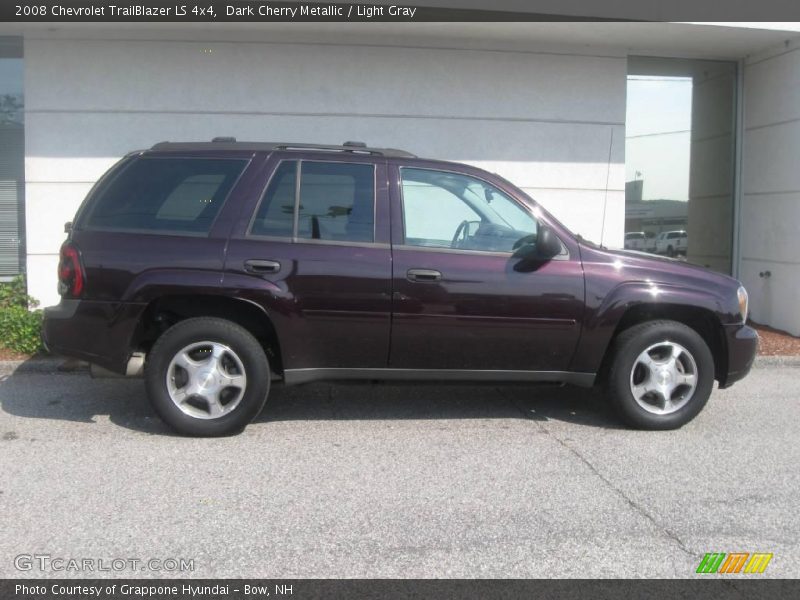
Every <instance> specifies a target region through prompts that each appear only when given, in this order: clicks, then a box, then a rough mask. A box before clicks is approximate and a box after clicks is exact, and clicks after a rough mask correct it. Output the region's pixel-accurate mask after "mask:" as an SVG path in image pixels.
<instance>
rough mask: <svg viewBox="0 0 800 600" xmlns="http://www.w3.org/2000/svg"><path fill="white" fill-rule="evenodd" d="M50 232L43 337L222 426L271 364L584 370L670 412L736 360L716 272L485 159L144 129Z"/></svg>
mask: <svg viewBox="0 0 800 600" xmlns="http://www.w3.org/2000/svg"><path fill="white" fill-rule="evenodd" d="M68 231H69V235H68V239H67V241H66V242H65V243H64V245H63V247H62V248H61V262H60V265H59V271H58V275H59V290H60V293H61V295H62V300H61V303H60V304H59V305H58V306H56V307H53V308H49V309H47V311H46V315H45V324H44V340H45V343H46V345H47V346H48V347H49V348H50V349H51V350H52V351H54V352H57V353H61V354H65V355H68V356H73V357H77V358H80V359H84V360H87V361H89V362H90V363H93V364H94V365H97V366H99V367H100V368H102V369H105V370H107V371H113V372H116V373H118V374H127V375H137V374H140V373H141V372H143V373H144V377H145V380H146V387H147V392H148V395H149V397H150V400H151V401H152V404H153V406H154V408H155V410H156V411H157V412H158V414H159V415H160V416H161V417H162V418H163V419H164V420H165V421H166V422H167V423H169V424H170V425H171V426H172V427H173V428H175V429H176V430H178V431H180V432H183V433H186V434H192V435H223V434H228V433H231V432H235V431H239V430H241V429H242V428H243V427H244V426H246V425H247V424H248V423H249V422H250V421H251V420H252V419H253V418H254V417H255V416H256V415H257V414H258V413H259V411H260V410H261V409H262V407H263V406H264V402H265V401H266V398H267V394H268V392H269V388H270V383H271V382H273V381H281V382H283V383H284V384H286V385H293V384H298V383H305V382H310V381H316V380H335V379H338V380H343V379H348V380H354V379H367V380H424V381H506V382H561V383H571V384H577V385H581V386H592V385H595V384H599V383H602V384H604V385H605V386H607V388H608V391H609V398H610V400H611V402H612V403H613V404H614V406H615V407H616V408H617V410H618V411H619V413H620V415H621V417H622V418H623V419H624V420H625V421H626V422H628V423H629V424H631V425H633V426H635V427H640V428H646V429H669V428H674V427H679V426H681V425H683V424H684V423H686V422H688V421H689V420H691V419H692V418H693V417H694V416H695V415H697V414H698V413H699V412H700V410H701V409H702V408H703V406H704V405H705V403H706V401H707V400H708V397H709V395H710V393H711V389H712V387H713V384H714V380H715V379H716V380H717V381H719V385H720V387H721V388H724V387H727V386H729V385H731V384H732V383H734V382H735V381H737V380H739V379H741V378H742V377H744V376H745V375H746V374H747V372H748V370H749V369H750V366H751V364H752V362H753V357H754V354H755V349H756V344H757V335H756V333H755V332H754V331H753V330H752V329H750V328H749V327H747V326H746V325H745V319H746V316H747V293H746V292H745V290H744V288H743V287H741V285H739V282H737V281H736V280H734V279H731V278H730V277H726V276H724V275H720V274H719V273H714V272H711V271H708V270H706V269H702V268H699V267H694V266H690V265H687V264H684V263H681V262H677V261H674V260H670V259H666V258H655V257H653V256H651V255H645V254H641V253H636V252H625V251H612V250H608V249H606V248H603V247H599V246H596V245H594V244H592V243H589V242H587V241H585V240H583V239H581V238H580V237H579V236H576V235H573V234H572V233H570V232H569V231H568V230H567V229H566V228H565V227H564V226H563V225H561V224H560V223H559V222H558V221H556V220H555V219H553V218H552V217H551V216H550V215H548V214H547V213H546V212H545V211H544V210H542V209H541V208H540V207H539V206H538V205H537V204H536V202H534V201H533V200H532V199H531V198H529V197H528V196H527V195H526V194H525V193H524V192H522V191H521V190H520V189H518V188H517V187H515V186H514V185H512V184H511V183H509V182H508V181H505V180H504V179H502V178H500V177H498V176H497V175H493V174H490V173H487V172H485V171H482V170H480V169H476V168H473V167H469V166H466V165H461V164H455V163H449V162H441V161H435V160H423V159H419V158H416V157H415V156H413V155H411V154H408V153H406V152H401V151H398V150H384V149H375V148H367V147H366V146H365V145H363V144H360V143H355V142H349V143H346V144H344V145H342V146H316V145H304V144H271V143H243V142H236V141H235V140H233V139H232V138H217V139H215V140H214V141H212V142H205V143H161V144H157V145H156V146H154V147H153V148H151V149H150V150H146V151H140V152H134V153H132V154H129V155H128V156H126V157H125V158H124V159H122V160H121V161H120V162H119V163H117V164H116V165H115V166H114V167H113V168H111V170H109V172H108V173H106V174H105V175H104V176H103V177H102V179H101V180H100V181H99V182H98V183H97V185H96V186H95V187H94V189H93V190H92V191H91V192H90V193H89V195H88V197H87V198H86V200H85V202H84V203H83V205H82V206H81V208H80V210H79V211H78V214H77V215H76V217H75V221H74V224H72V225H70V226H69V227H68Z"/></svg>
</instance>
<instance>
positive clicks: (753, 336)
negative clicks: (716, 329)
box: [719, 324, 758, 388]
mask: <svg viewBox="0 0 800 600" xmlns="http://www.w3.org/2000/svg"><path fill="white" fill-rule="evenodd" d="M725 342H726V343H725V345H726V347H727V349H728V372H727V374H726V375H725V378H724V380H722V379H721V380H720V382H719V387H720V388H726V387H729V386H731V385H733V384H734V383H736V382H737V381H739V380H740V379H743V378H744V377H745V376H746V375H747V374H748V373H749V372H750V368H751V367H752V366H753V361H754V360H755V358H756V351H757V350H758V333H756V330H755V329H753V328H752V327H748V326H747V325H744V324H736V325H726V326H725Z"/></svg>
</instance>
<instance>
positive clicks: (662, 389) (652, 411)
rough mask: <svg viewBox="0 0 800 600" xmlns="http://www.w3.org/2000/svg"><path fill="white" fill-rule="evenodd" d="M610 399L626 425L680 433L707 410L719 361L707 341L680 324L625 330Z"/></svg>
mask: <svg viewBox="0 0 800 600" xmlns="http://www.w3.org/2000/svg"><path fill="white" fill-rule="evenodd" d="M612 352H613V353H614V354H613V360H612V364H611V370H610V372H609V377H608V387H609V398H610V400H611V403H612V404H613V405H614V407H615V408H616V410H617V412H618V413H619V415H620V416H621V417H622V418H623V420H625V422H626V423H628V424H629V425H632V426H634V427H637V428H640V429H675V428H677V427H681V426H682V425H684V424H686V423H688V422H689V421H691V420H692V419H693V418H694V417H695V416H697V414H698V413H699V412H700V411H701V410H702V409H703V407H704V406H705V405H706V402H707V401H708V398H709V396H710V395H711V391H712V389H713V386H714V358H713V356H712V354H711V350H709V348H708V346H707V345H706V343H705V342H704V341H703V338H702V337H700V335H699V334H698V333H697V332H696V331H695V330H694V329H692V328H690V327H688V326H686V325H684V324H683V323H678V322H675V321H650V322H647V323H642V324H640V325H636V326H634V327H631V328H630V329H627V330H626V331H624V332H622V333H621V334H620V335H619V336H618V337H617V339H616V341H615V343H614V346H613V348H612Z"/></svg>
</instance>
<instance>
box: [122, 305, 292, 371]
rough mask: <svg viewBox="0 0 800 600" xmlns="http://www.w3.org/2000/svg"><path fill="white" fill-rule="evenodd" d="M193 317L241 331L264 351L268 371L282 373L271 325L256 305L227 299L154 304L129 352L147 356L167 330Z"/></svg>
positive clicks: (275, 337) (275, 336)
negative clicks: (213, 319)
mask: <svg viewBox="0 0 800 600" xmlns="http://www.w3.org/2000/svg"><path fill="white" fill-rule="evenodd" d="M193 317H218V318H220V319H227V320H229V321H232V322H234V323H236V324H237V325H240V326H242V327H244V328H245V329H246V330H247V331H249V332H250V333H251V334H252V335H253V336H254V337H255V338H256V339H257V340H258V341H259V343H260V344H261V346H262V347H263V348H264V352H265V353H266V354H267V358H268V359H269V364H270V367H271V369H272V370H273V371H274V372H275V373H278V374H282V373H283V361H282V358H281V351H280V343H279V341H278V334H277V332H276V331H275V327H274V325H273V324H272V321H270V319H269V317H268V316H267V315H266V314H265V313H264V311H263V310H262V309H261V308H259V307H258V306H256V305H255V304H252V303H250V302H248V301H246V300H239V299H236V298H228V297H226V296H213V295H207V296H195V295H191V296H189V295H169V296H162V297H160V298H157V299H156V300H153V301H152V302H150V304H148V305H147V308H145V310H144V312H143V313H142V316H141V317H140V319H139V323H138V324H137V326H136V329H135V331H134V334H133V337H132V339H131V348H132V350H133V351H139V352H145V353H146V352H149V351H150V348H151V347H152V346H153V344H154V343H155V341H156V340H157V339H158V338H159V336H160V335H161V334H162V333H164V332H165V331H166V330H167V329H169V328H170V327H172V326H173V325H175V323H178V322H179V321H183V320H186V319H191V318H193Z"/></svg>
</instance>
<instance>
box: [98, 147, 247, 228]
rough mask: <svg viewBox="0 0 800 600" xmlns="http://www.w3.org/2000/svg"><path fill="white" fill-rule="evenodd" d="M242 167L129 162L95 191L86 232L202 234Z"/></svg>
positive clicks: (235, 163)
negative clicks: (106, 183)
mask: <svg viewBox="0 0 800 600" xmlns="http://www.w3.org/2000/svg"><path fill="white" fill-rule="evenodd" d="M246 162H247V161H244V160H225V159H207V158H139V159H134V161H133V162H132V163H131V164H129V165H128V166H127V167H125V168H124V170H123V171H122V172H121V173H120V174H119V175H118V176H117V177H116V178H115V179H113V180H112V181H111V182H110V183H109V184H108V186H107V187H105V189H103V190H101V191H100V193H99V196H98V198H97V199H96V200H95V202H94V206H93V208H92V211H91V213H90V215H89V217H88V221H87V223H86V227H87V228H101V229H116V230H131V231H150V230H153V231H179V232H191V233H207V232H208V231H209V230H210V229H211V225H212V224H213V222H214V219H215V218H216V216H217V214H218V213H219V210H220V208H222V205H223V203H224V202H225V198H226V197H227V195H228V192H229V191H230V189H231V187H232V186H233V184H234V182H235V181H236V178H237V177H238V176H239V174H240V173H241V172H242V169H243V168H244V166H245V164H246Z"/></svg>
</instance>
